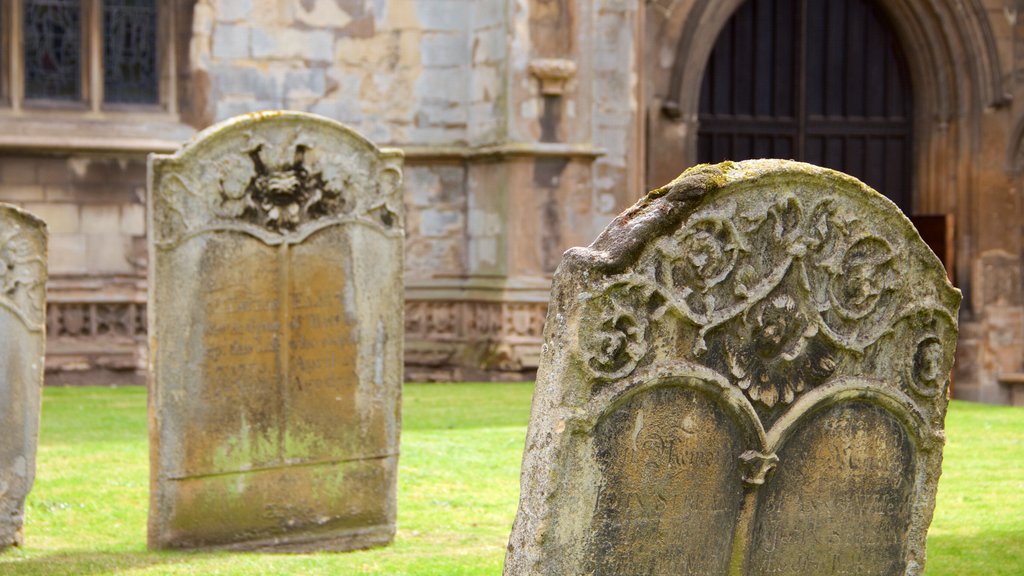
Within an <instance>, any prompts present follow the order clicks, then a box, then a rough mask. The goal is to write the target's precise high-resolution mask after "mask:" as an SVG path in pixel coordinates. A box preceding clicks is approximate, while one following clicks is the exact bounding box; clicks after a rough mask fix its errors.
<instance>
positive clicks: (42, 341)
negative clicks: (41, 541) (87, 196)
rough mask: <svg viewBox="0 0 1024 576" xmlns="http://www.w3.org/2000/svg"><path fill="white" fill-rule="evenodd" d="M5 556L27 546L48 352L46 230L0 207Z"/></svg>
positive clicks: (0, 497)
mask: <svg viewBox="0 0 1024 576" xmlns="http://www.w3.org/2000/svg"><path fill="white" fill-rule="evenodd" d="M0 340H2V341H3V347H2V348H0V550H3V549H4V548H7V547H8V546H12V545H20V544H21V541H22V532H21V530H22V523H23V521H24V517H25V497H26V496H28V492H29V490H31V489H32V482H33V480H34V479H35V471H36V446H37V445H38V442H39V407H40V403H41V400H42V390H43V362H44V359H43V356H44V351H45V346H46V225H45V224H44V223H43V221H42V220H39V219H38V218H36V217H35V216H32V215H31V214H29V213H27V212H23V211H21V210H19V209H17V208H15V207H13V206H9V205H7V204H0Z"/></svg>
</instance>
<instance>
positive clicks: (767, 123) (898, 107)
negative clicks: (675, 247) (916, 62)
mask: <svg viewBox="0 0 1024 576" xmlns="http://www.w3.org/2000/svg"><path fill="white" fill-rule="evenodd" d="M912 101H913V98H912V94H911V87H910V78H909V74H908V72H907V65H906V60H905V58H904V56H903V53H902V51H901V48H900V44H899V41H898V40H897V38H896V36H895V35H894V34H893V32H892V30H891V28H890V26H889V24H888V22H887V21H886V18H885V15H884V14H882V12H881V11H880V10H879V9H878V7H877V6H875V3H874V2H873V1H871V0H747V1H746V2H744V4H743V5H742V6H740V8H739V9H738V10H737V11H736V13H735V14H733V15H732V17H731V18H730V20H729V22H728V24H726V26H725V27H724V28H723V29H722V32H721V33H720V34H719V36H718V39H717V40H716V42H715V46H714V49H713V51H712V53H711V57H710V59H709V61H708V63H707V67H706V68H705V72H704V79H703V83H702V85H701V95H700V108H699V111H700V112H699V132H698V138H697V159H698V161H699V162H720V161H723V160H743V159H746V158H772V157H774V158H792V159H796V160H803V161H805V162H811V163H813V164H818V165H821V166H827V167H829V168H834V169H836V170H841V171H843V172H846V173H848V174H852V175H853V176H856V177H858V178H860V179H861V180H863V181H864V182H866V183H867V184H868V185H869V186H871V187H872V188H875V189H876V190H878V191H879V192H881V193H882V194H885V195H886V196H887V197H889V198H890V199H892V200H893V201H894V202H895V203H896V204H898V205H899V206H900V208H902V209H903V210H904V212H907V213H909V212H910V208H911V206H910V203H911V199H912V197H913V194H912V189H911V185H912V184H911V174H912V173H913V166H912V162H913V155H912V153H911V152H912V151H911V146H912V142H913V133H912V124H911V116H912V115H911V105H912Z"/></svg>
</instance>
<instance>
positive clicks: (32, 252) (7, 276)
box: [0, 228, 46, 322]
mask: <svg viewBox="0 0 1024 576" xmlns="http://www.w3.org/2000/svg"><path fill="white" fill-rule="evenodd" d="M4 232H5V233H4V234H3V236H0V297H2V298H4V299H6V300H7V301H8V302H10V303H11V304H12V305H13V306H14V307H15V308H16V309H18V310H20V311H21V312H22V313H23V314H25V315H26V316H27V317H29V318H33V319H38V321H39V322H42V318H43V316H44V310H43V307H42V302H43V295H42V292H43V291H44V290H45V286H44V285H43V280H42V279H43V278H44V277H45V274H46V270H45V265H44V263H43V261H42V258H41V256H40V255H39V254H38V253H37V247H36V246H35V245H34V243H33V241H32V240H31V239H30V238H29V237H28V236H27V235H26V234H25V233H24V232H23V231H22V230H20V229H17V228H13V229H9V230H7V231H4Z"/></svg>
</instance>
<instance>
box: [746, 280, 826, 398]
mask: <svg viewBox="0 0 1024 576" xmlns="http://www.w3.org/2000/svg"><path fill="white" fill-rule="evenodd" d="M743 323H744V324H745V327H746V330H744V333H745V336H743V337H740V338H736V339H733V340H732V341H731V342H730V343H729V345H728V346H727V347H726V359H727V362H728V366H729V371H730V372H731V373H732V375H733V377H735V378H736V379H737V385H738V386H739V387H740V388H741V389H743V390H745V391H746V392H747V395H748V396H749V397H750V399H751V400H754V401H756V402H760V403H761V404H764V405H765V406H768V407H769V408H770V407H772V406H774V405H775V404H777V403H779V402H782V403H784V404H789V403H792V402H793V400H794V399H795V398H796V396H797V394H799V393H800V392H802V391H804V390H805V389H807V388H809V387H811V386H813V385H815V384H817V383H818V382H819V381H821V380H822V379H824V378H825V377H827V376H828V375H830V374H831V373H832V371H833V370H834V369H835V359H834V358H833V357H832V356H831V354H829V353H828V351H827V350H826V349H824V348H823V347H820V346H813V345H812V343H813V339H814V337H815V336H816V335H817V334H818V326H817V324H815V323H814V322H813V321H812V320H811V319H810V318H809V316H808V314H807V313H805V312H804V311H803V310H801V309H800V307H799V305H798V303H797V302H796V300H794V299H793V297H792V296H790V295H788V294H780V295H777V296H774V297H770V298H767V299H765V300H763V301H761V302H760V303H758V305H756V306H755V307H753V308H752V309H751V310H750V311H749V312H748V313H747V315H746V317H745V318H744V320H743Z"/></svg>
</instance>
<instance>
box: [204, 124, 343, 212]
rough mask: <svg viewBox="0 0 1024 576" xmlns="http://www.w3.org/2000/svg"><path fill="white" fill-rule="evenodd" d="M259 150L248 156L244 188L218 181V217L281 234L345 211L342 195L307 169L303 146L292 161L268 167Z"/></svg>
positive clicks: (319, 173) (261, 147)
mask: <svg viewBox="0 0 1024 576" xmlns="http://www.w3.org/2000/svg"><path fill="white" fill-rule="evenodd" d="M262 149H263V146H262V145H258V146H256V147H255V148H253V149H252V150H250V151H249V153H248V155H249V158H250V160H251V162H252V167H253V169H254V171H255V173H254V174H253V175H252V176H251V177H250V178H249V179H248V182H247V183H245V184H244V186H243V185H240V184H241V183H242V182H243V181H244V180H238V179H237V178H236V179H234V181H231V180H229V181H225V182H221V191H220V207H219V213H220V215H221V216H224V217H230V218H240V219H242V220H246V221H249V222H251V223H253V224H256V225H258V226H263V227H265V228H267V229H269V230H272V231H274V232H285V231H291V230H295V229H296V228H297V227H298V226H299V225H300V224H303V223H305V222H308V221H311V220H316V219H317V218H320V217H323V216H326V215H328V214H334V213H337V212H340V211H343V210H344V209H345V208H346V203H345V198H344V196H343V195H342V193H341V192H340V191H338V190H334V189H331V188H329V187H328V186H327V185H326V184H325V182H324V177H323V174H322V172H316V173H313V172H312V171H311V170H310V169H309V167H307V165H306V152H307V147H306V146H304V145H301V144H300V145H298V146H296V147H295V154H294V158H293V159H292V161H291V162H290V163H287V164H285V165H281V166H268V165H267V164H266V163H265V162H264V161H263V158H262V155H261V152H262ZM232 172H235V171H232Z"/></svg>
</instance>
